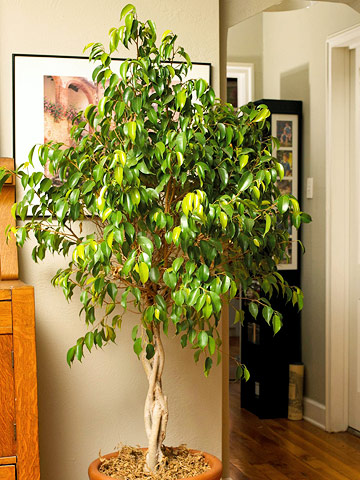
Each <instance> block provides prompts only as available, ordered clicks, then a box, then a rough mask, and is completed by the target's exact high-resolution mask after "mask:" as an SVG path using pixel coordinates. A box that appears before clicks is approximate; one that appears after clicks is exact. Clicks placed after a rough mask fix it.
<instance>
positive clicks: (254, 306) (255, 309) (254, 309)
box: [249, 302, 259, 320]
mask: <svg viewBox="0 0 360 480" xmlns="http://www.w3.org/2000/svg"><path fill="white" fill-rule="evenodd" d="M249 312H250V314H251V315H252V316H253V317H254V318H255V320H256V317H257V316H258V312H259V307H258V304H257V303H254V302H251V303H250V305H249Z"/></svg>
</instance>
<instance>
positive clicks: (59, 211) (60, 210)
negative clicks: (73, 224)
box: [55, 198, 69, 222]
mask: <svg viewBox="0 0 360 480" xmlns="http://www.w3.org/2000/svg"><path fill="white" fill-rule="evenodd" d="M68 210H69V204H68V203H67V201H66V200H65V199H64V198H60V199H59V200H58V201H57V202H56V203H55V213H56V216H57V219H58V220H59V222H62V221H63V220H64V217H65V215H66V214H67V212H68Z"/></svg>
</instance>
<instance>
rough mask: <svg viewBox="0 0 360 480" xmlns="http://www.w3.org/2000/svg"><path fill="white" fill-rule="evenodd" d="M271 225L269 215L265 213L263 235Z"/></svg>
mask: <svg viewBox="0 0 360 480" xmlns="http://www.w3.org/2000/svg"><path fill="white" fill-rule="evenodd" d="M270 227H271V217H270V215H268V214H266V215H265V231H264V237H265V235H266V234H267V233H268V231H269V230H270Z"/></svg>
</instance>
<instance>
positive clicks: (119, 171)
mask: <svg viewBox="0 0 360 480" xmlns="http://www.w3.org/2000/svg"><path fill="white" fill-rule="evenodd" d="M114 175H115V180H116V182H117V183H118V184H119V185H121V184H122V181H123V177H124V170H123V168H122V167H116V168H115V170H114Z"/></svg>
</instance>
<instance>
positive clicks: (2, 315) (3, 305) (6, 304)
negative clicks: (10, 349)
mask: <svg viewBox="0 0 360 480" xmlns="http://www.w3.org/2000/svg"><path fill="white" fill-rule="evenodd" d="M4 333H12V315H11V301H10V300H4V301H0V335H1V334H4ZM0 480H1V479H0Z"/></svg>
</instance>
